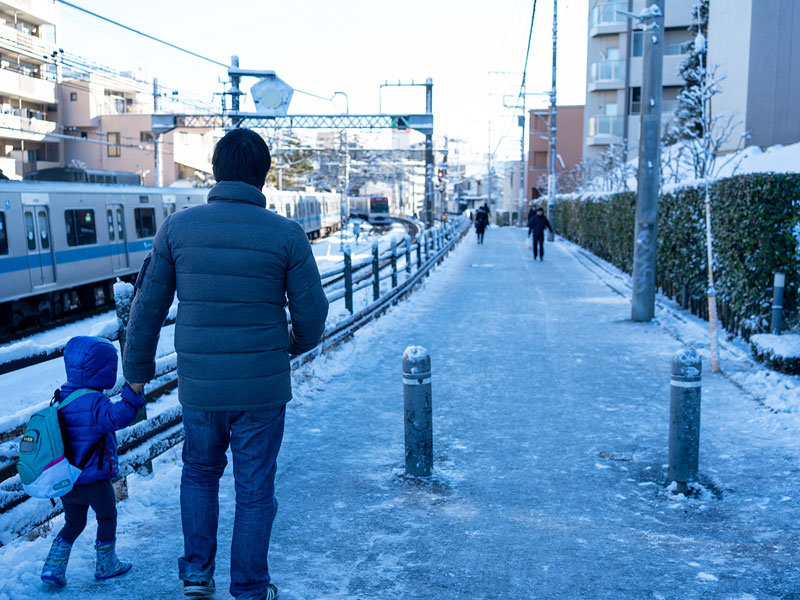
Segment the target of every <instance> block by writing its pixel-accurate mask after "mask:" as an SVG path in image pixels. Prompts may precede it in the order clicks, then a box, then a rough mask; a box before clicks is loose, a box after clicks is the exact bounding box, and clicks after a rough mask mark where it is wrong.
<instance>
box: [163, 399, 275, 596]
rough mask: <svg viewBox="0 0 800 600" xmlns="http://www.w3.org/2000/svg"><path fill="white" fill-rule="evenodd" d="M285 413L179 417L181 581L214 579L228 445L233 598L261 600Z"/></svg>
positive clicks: (266, 579) (203, 413)
mask: <svg viewBox="0 0 800 600" xmlns="http://www.w3.org/2000/svg"><path fill="white" fill-rule="evenodd" d="M285 414H286V411H285V407H283V406H282V407H280V408H274V409H269V410H254V411H200V410H191V409H186V408H184V409H183V426H184V429H185V431H186V440H185V441H184V443H183V475H182V477H181V520H182V522H183V548H184V550H183V552H184V555H183V557H182V558H181V559H180V560H179V561H178V570H179V574H180V578H181V580H183V581H207V580H209V579H211V578H212V577H213V575H214V565H215V563H214V557H215V555H216V553H217V520H218V518H219V480H220V478H221V477H222V473H223V471H224V470H225V466H226V464H227V457H226V455H225V453H226V451H227V449H228V445H229V444H230V447H231V453H232V454H233V478H234V481H235V488H236V514H235V517H234V522H233V540H232V542H231V586H230V593H231V595H232V596H233V597H234V598H260V597H262V596H263V595H264V594H266V592H267V585H268V584H269V582H270V577H269V566H268V565H267V553H268V551H269V537H270V533H271V532H272V522H273V521H274V519H275V513H276V512H277V511H278V502H277V500H276V499H275V470H276V468H277V457H278V451H279V450H280V448H281V441H282V440H283V424H284V417H285Z"/></svg>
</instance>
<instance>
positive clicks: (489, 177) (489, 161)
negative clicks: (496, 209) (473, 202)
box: [486, 121, 493, 210]
mask: <svg viewBox="0 0 800 600" xmlns="http://www.w3.org/2000/svg"><path fill="white" fill-rule="evenodd" d="M486 205H487V206H488V207H489V210H491V209H492V208H493V207H492V122H491V121H489V143H488V144H487V145H486Z"/></svg>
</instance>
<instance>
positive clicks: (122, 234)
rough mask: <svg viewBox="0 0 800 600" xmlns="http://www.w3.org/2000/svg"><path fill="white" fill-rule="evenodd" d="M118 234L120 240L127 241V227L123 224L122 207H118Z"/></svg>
mask: <svg viewBox="0 0 800 600" xmlns="http://www.w3.org/2000/svg"><path fill="white" fill-rule="evenodd" d="M117 233H118V234H119V235H118V237H119V239H120V240H124V239H125V226H124V225H123V223H122V207H121V206H118V207H117Z"/></svg>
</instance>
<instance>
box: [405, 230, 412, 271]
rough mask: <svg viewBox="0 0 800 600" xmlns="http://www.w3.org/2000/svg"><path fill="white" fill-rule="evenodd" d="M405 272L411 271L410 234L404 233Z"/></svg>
mask: <svg viewBox="0 0 800 600" xmlns="http://www.w3.org/2000/svg"><path fill="white" fill-rule="evenodd" d="M406 273H411V236H410V235H406Z"/></svg>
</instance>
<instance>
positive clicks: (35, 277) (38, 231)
mask: <svg viewBox="0 0 800 600" xmlns="http://www.w3.org/2000/svg"><path fill="white" fill-rule="evenodd" d="M25 195H28V194H25ZM31 196H33V194H31ZM47 201H48V198H47V195H46V194H43V195H41V196H36V197H35V198H30V199H24V200H23V202H22V213H23V219H24V220H25V243H26V247H27V249H28V272H29V273H30V277H31V285H32V286H33V287H34V288H35V287H38V286H42V285H48V284H51V283H54V282H55V280H56V268H55V261H54V260H53V244H52V243H51V242H52V240H51V236H50V231H51V228H50V210H49V207H48V206H47Z"/></svg>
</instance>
